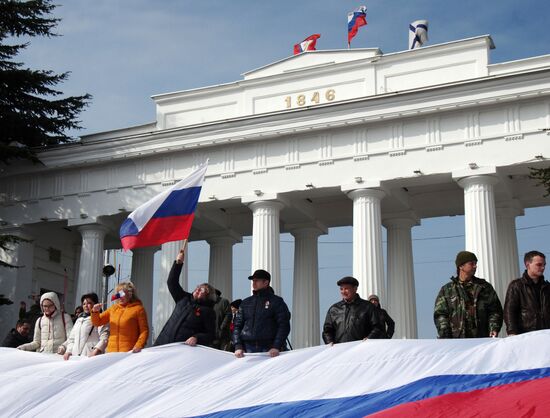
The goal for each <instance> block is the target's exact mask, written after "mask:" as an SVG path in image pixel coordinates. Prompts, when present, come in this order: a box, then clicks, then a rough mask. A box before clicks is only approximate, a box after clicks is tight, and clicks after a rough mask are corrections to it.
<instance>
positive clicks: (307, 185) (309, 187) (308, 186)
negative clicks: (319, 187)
mask: <svg viewBox="0 0 550 418" xmlns="http://www.w3.org/2000/svg"><path fill="white" fill-rule="evenodd" d="M306 187H307V188H308V189H314V188H315V186H314V185H313V184H312V183H308V184H306Z"/></svg>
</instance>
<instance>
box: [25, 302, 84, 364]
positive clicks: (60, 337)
mask: <svg viewBox="0 0 550 418" xmlns="http://www.w3.org/2000/svg"><path fill="white" fill-rule="evenodd" d="M40 308H41V309H42V312H44V315H42V316H41V317H40V318H38V319H37V320H36V324H35V326H34V338H33V341H32V342H30V343H27V344H22V345H20V346H19V347H17V348H18V349H19V350H25V351H38V352H39V353H52V354H53V353H56V352H57V349H58V348H59V346H60V345H61V344H63V342H64V341H65V340H66V339H67V337H68V336H69V334H70V333H71V329H72V328H73V321H72V320H71V316H70V315H69V314H66V313H65V312H62V311H61V304H60V303H59V298H58V297H57V294H56V293H55V292H47V293H44V294H43V295H42V296H41V297H40Z"/></svg>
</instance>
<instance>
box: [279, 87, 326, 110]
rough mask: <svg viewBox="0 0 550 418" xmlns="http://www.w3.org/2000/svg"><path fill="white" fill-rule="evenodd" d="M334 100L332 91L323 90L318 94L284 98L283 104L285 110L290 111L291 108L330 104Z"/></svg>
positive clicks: (316, 92) (315, 92)
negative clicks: (284, 104) (323, 103)
mask: <svg viewBox="0 0 550 418" xmlns="http://www.w3.org/2000/svg"><path fill="white" fill-rule="evenodd" d="M335 98H336V92H335V91H334V89H329V90H325V91H324V92H321V93H319V92H318V91H314V92H313V93H308V94H298V95H297V96H286V97H285V103H286V108H287V109H291V108H293V107H302V106H312V105H316V104H319V103H322V102H332V101H333V100H334V99H335Z"/></svg>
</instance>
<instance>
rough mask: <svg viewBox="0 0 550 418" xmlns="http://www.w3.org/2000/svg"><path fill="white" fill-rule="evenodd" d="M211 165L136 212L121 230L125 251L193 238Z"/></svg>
mask: <svg viewBox="0 0 550 418" xmlns="http://www.w3.org/2000/svg"><path fill="white" fill-rule="evenodd" d="M207 167H208V164H207V163H204V164H203V165H201V166H200V167H199V168H198V169H197V170H195V171H194V172H192V173H191V174H190V175H189V176H188V177H186V178H184V179H183V180H181V181H180V182H178V183H176V184H175V185H174V186H172V187H171V188H170V189H168V190H166V191H164V192H162V193H161V194H159V195H157V196H155V197H153V198H152V199H151V200H149V201H147V202H145V203H144V204H143V205H141V206H140V207H138V208H137V209H136V210H135V211H133V212H132V213H131V214H130V215H129V216H128V219H126V220H125V221H124V223H123V224H122V226H121V227H120V241H121V242H122V247H123V248H124V249H125V250H131V249H133V248H139V247H149V246H152V245H160V244H164V243H165V242H170V241H179V240H182V239H186V238H188V237H189V231H190V230H191V224H192V223H193V219H194V217H195V209H196V207H197V203H198V201H199V195H200V192H201V188H202V183H203V181H204V174H205V173H206V169H207Z"/></svg>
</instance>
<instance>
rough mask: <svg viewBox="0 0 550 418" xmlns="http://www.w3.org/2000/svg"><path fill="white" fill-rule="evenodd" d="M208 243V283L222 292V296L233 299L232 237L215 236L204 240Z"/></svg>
mask: <svg viewBox="0 0 550 418" xmlns="http://www.w3.org/2000/svg"><path fill="white" fill-rule="evenodd" d="M206 242H208V244H209V245H210V259H209V263H208V283H210V284H211V285H212V286H214V287H215V288H216V289H218V290H219V291H220V292H222V297H224V298H226V299H228V300H229V301H230V302H231V301H232V300H233V245H234V244H235V243H236V242H237V240H236V239H234V238H232V237H215V238H209V239H207V240H206Z"/></svg>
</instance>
